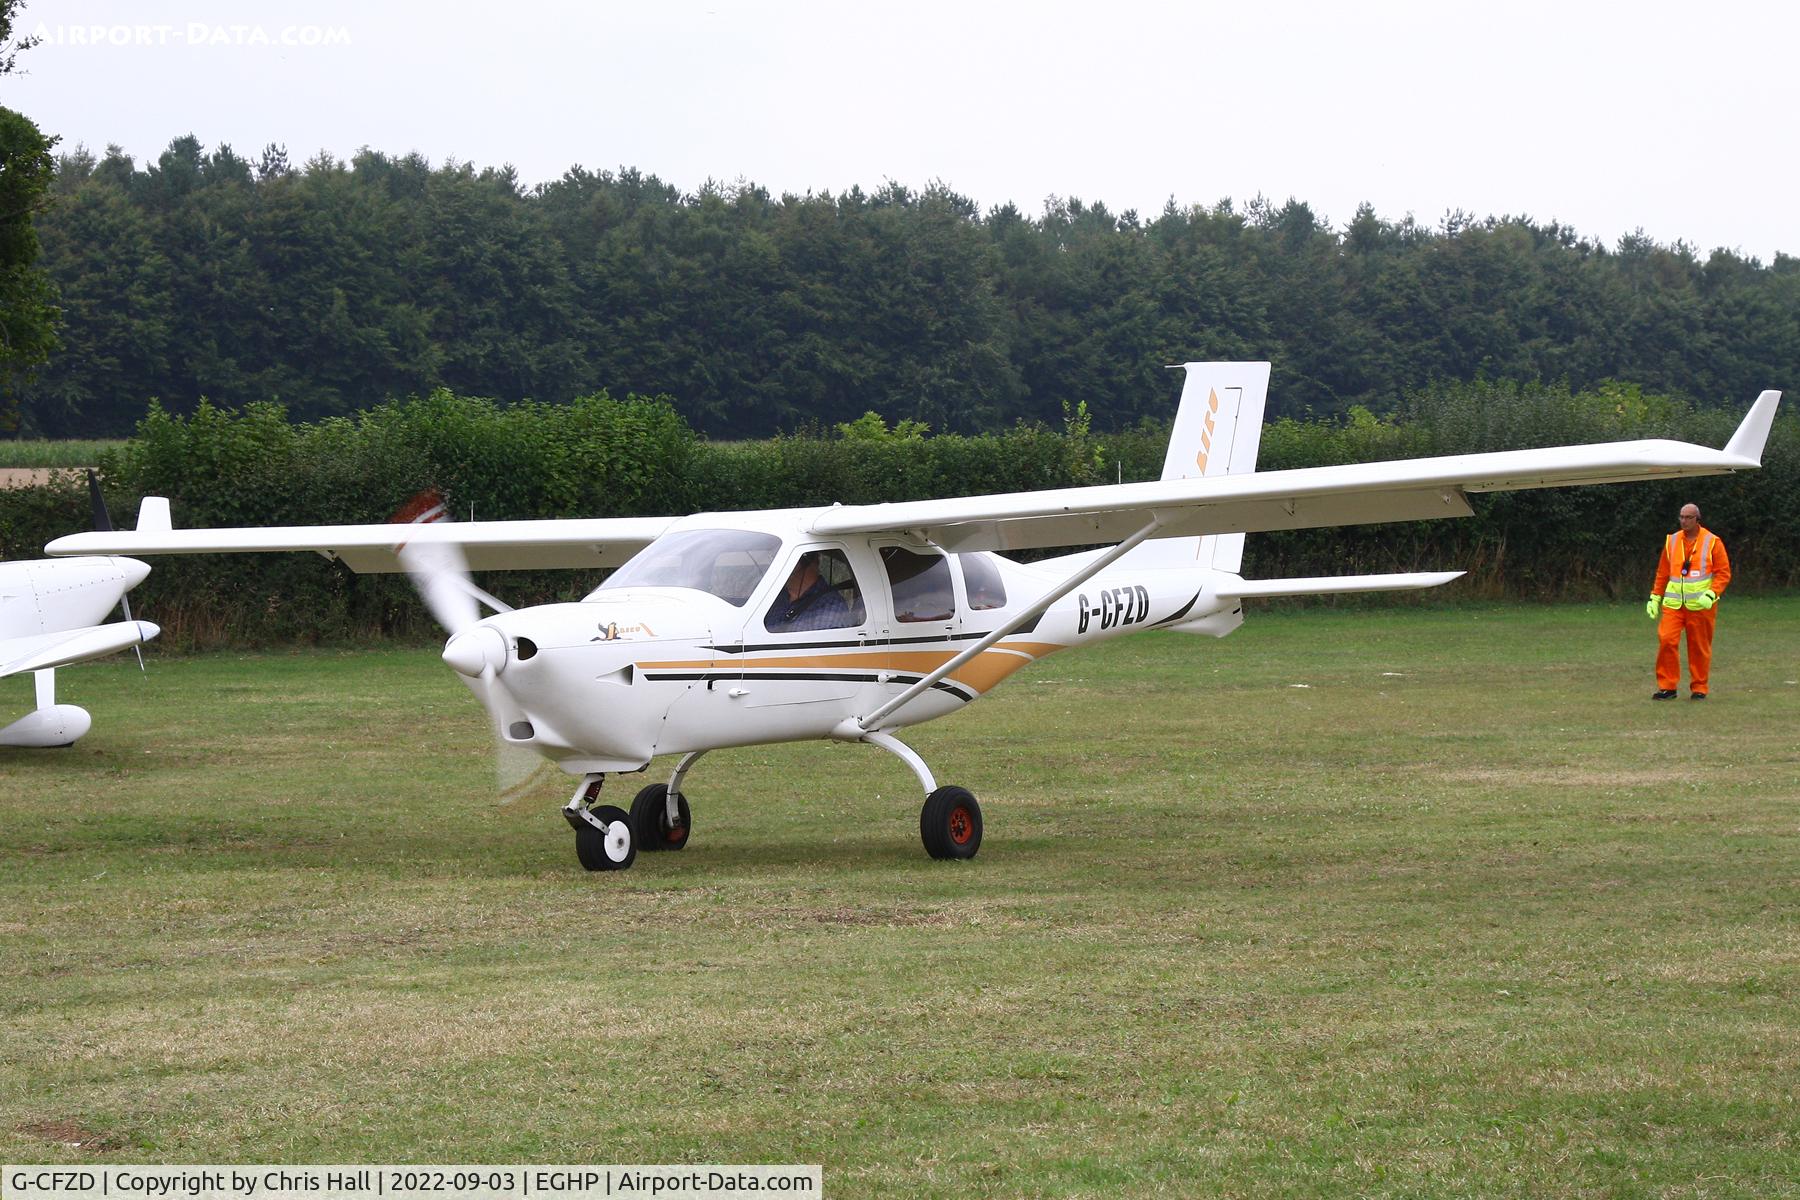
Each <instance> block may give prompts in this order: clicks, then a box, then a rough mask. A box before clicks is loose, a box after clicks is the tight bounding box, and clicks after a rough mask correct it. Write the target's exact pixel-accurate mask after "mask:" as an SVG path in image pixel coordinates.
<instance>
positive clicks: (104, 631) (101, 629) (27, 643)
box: [0, 621, 162, 677]
mask: <svg viewBox="0 0 1800 1200" xmlns="http://www.w3.org/2000/svg"><path fill="white" fill-rule="evenodd" d="M161 632H162V630H161V629H159V628H158V627H157V626H155V625H153V624H151V623H150V622H149V621H114V622H113V623H112V624H110V625H90V626H88V627H87V628H85V629H67V630H63V631H62V632H60V633H41V634H38V635H36V636H35V637H22V638H8V639H6V640H5V641H3V642H0V677H4V676H7V675H17V674H19V673H20V672H23V671H42V670H44V669H45V668H47V667H66V666H68V665H69V664H70V663H78V662H86V661H87V660H88V659H90V658H99V657H101V656H102V655H107V654H112V653H113V652H114V651H118V650H124V649H126V648H127V647H130V646H137V645H142V644H143V643H144V642H147V641H149V640H150V639H151V638H153V637H155V636H156V635H157V634H159V633H161Z"/></svg>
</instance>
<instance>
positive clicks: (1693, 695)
mask: <svg viewBox="0 0 1800 1200" xmlns="http://www.w3.org/2000/svg"><path fill="white" fill-rule="evenodd" d="M1688 699H1689V700H1704V699H1706V693H1705V692H1689V693H1688Z"/></svg>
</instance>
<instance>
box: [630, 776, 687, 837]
mask: <svg viewBox="0 0 1800 1200" xmlns="http://www.w3.org/2000/svg"><path fill="white" fill-rule="evenodd" d="M675 813H676V816H675V824H673V825H670V824H669V785H668V784H666V783H653V784H651V785H650V786H649V787H647V788H645V789H644V790H643V791H641V792H639V793H638V794H637V798H636V799H635V800H633V801H632V802H631V832H632V835H633V836H634V838H635V839H636V841H637V844H638V848H639V849H641V850H646V851H649V850H679V849H681V848H682V847H683V846H685V845H687V840H688V831H689V830H691V829H692V828H693V827H694V822H693V818H692V817H691V816H690V815H689V814H688V802H687V797H686V796H683V795H680V794H677V795H676V797H675Z"/></svg>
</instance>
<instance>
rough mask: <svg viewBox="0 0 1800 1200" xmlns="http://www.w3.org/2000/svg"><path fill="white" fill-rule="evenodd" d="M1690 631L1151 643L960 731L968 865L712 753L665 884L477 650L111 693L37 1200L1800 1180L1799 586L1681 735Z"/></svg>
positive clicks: (1746, 616)
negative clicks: (618, 1166)
mask: <svg viewBox="0 0 1800 1200" xmlns="http://www.w3.org/2000/svg"><path fill="white" fill-rule="evenodd" d="M1652 641H1653V639H1652V636H1651V629H1650V623H1649V622H1648V621H1646V620H1645V619H1644V618H1643V617H1642V616H1641V615H1639V614H1636V613H1635V612H1634V611H1633V610H1632V609H1631V608H1630V607H1629V606H1619V607H1617V608H1605V609H1600V608H1593V609H1582V608H1554V609H1552V608H1544V609H1537V608H1518V607H1499V606H1495V607H1480V608H1470V609H1463V610H1438V611H1416V610H1408V611H1405V612H1397V611H1396V612H1380V611H1366V610H1365V611H1360V612H1332V611H1319V610H1314V611H1309V612H1284V613H1278V614H1270V613H1252V614H1251V616H1250V619H1249V623H1248V625H1247V626H1246V627H1245V628H1244V629H1243V630H1242V631H1240V632H1239V633H1238V634H1236V635H1234V636H1233V637H1231V638H1229V639H1226V640H1225V641H1223V642H1213V641H1211V640H1209V639H1195V638H1190V637H1184V636H1182V635H1175V634H1150V635H1143V636H1140V637H1136V638H1130V639H1126V640H1125V641H1123V642H1119V643H1115V644H1113V645H1110V646H1103V647H1098V648H1095V649H1093V650H1091V651H1082V652H1073V653H1070V654H1067V655H1064V656H1061V657H1055V658H1051V659H1049V660H1047V661H1045V662H1043V663H1041V664H1039V665H1038V666H1036V667H1034V668H1032V669H1031V670H1029V671H1027V672H1024V673H1021V674H1020V675H1019V676H1016V677H1015V678H1014V680H1013V681H1011V682H1010V683H1009V684H1008V685H1007V686H1006V687H1005V688H1003V689H1002V690H1001V691H1000V692H999V693H998V694H997V695H996V696H994V697H993V698H991V699H989V700H985V701H983V702H981V703H979V704H977V705H975V706H974V707H972V708H971V709H970V710H969V711H967V712H966V713H964V714H961V715H959V716H957V717H955V718H952V719H950V720H947V721H943V722H940V723H937V724H935V725H931V726H926V727H924V728H923V729H920V730H916V731H914V733H913V737H912V739H911V740H912V741H913V743H914V744H915V745H916V746H917V747H918V748H919V749H920V750H921V751H922V752H923V753H924V754H925V755H926V757H927V758H928V760H929V761H931V762H932V763H933V765H934V767H935V769H936V771H937V774H938V776H939V778H940V780H943V781H945V782H955V783H962V784H965V785H967V786H969V787H971V788H973V789H974V790H975V791H976V792H977V793H978V794H979V795H980V796H981V798H982V800H983V804H984V808H985V812H986V816H987V839H986V844H985V845H984V848H983V850H982V853H981V856H980V857H979V858H978V859H976V860H975V861H974V862H972V863H935V862H931V861H929V860H927V859H926V858H925V857H924V855H923V853H922V851H921V850H920V848H919V845H918V837H917V807H918V800H919V797H918V796H917V795H916V794H915V792H914V787H913V783H912V780H911V777H910V775H909V774H908V773H907V772H906V771H905V769H904V768H903V767H901V766H900V765H899V764H898V763H897V762H895V761H893V760H892V759H890V758H888V757H887V756H885V755H882V754H880V753H879V752H876V751H874V750H870V749H867V748H862V747H839V746H823V745H806V746H788V747H773V748H760V749H750V750H743V751H736V752H725V753H720V754H716V755H713V756H711V757H709V758H708V759H707V760H706V761H704V762H703V763H702V764H701V765H700V766H699V767H698V768H697V769H696V772H695V774H694V775H693V776H692V777H691V779H690V784H689V788H688V790H689V793H690V795H691V796H692V798H693V802H694V808H695V813H696V828H695V834H694V840H693V842H692V844H691V845H690V846H689V848H688V849H687V850H686V851H684V852H683V853H681V854H676V855H652V856H642V857H640V858H639V860H638V864H637V866H636V867H635V868H634V869H633V870H631V871H629V872H626V873H623V874H616V875H585V874H583V873H581V872H580V871H579V870H578V869H577V868H576V866H575V864H574V860H573V854H572V846H571V844H570V843H571V841H572V839H571V838H570V836H569V834H568V831H567V829H566V827H565V826H564V825H563V823H562V822H561V820H560V819H559V818H558V817H557V816H556V815H555V814H554V812H553V811H552V809H553V806H554V805H555V804H556V803H559V802H560V801H561V800H562V799H563V798H564V792H565V789H564V788H563V787H562V786H561V784H559V783H554V782H553V783H552V784H550V785H548V786H546V787H545V788H543V789H542V790H541V792H540V794H539V795H538V796H536V797H535V798H533V799H531V800H528V801H524V802H520V803H517V804H514V805H511V806H507V807H500V806H497V805H495V804H494V803H493V802H492V801H491V800H489V799H487V798H486V797H487V796H488V795H490V794H491V779H490V775H489V771H490V767H489V763H488V758H487V748H486V745H485V731H484V727H483V724H482V721H481V718H480V716H479V714H478V712H477V710H476V708H475V705H474V701H473V700H472V699H471V698H470V697H469V696H468V695H467V694H466V693H465V692H464V691H463V690H462V689H461V688H460V687H459V686H458V684H457V683H456V682H455V680H454V679H453V678H452V677H451V675H450V673H449V672H448V671H446V670H444V669H443V667H442V666H441V665H440V664H439V663H438V662H437V661H436V657H435V655H434V654H433V653H431V652H430V651H394V650H389V651H382V652H375V653H366V654H358V653H308V654H296V655H258V656H237V655H212V656H206V657H197V658H166V659H165V658H159V657H157V656H155V655H154V654H153V655H152V662H151V670H150V674H149V675H148V676H147V677H142V676H140V675H139V674H138V673H137V671H136V668H135V666H132V665H129V663H128V660H127V662H125V663H109V664H99V665H94V666H90V667H84V668H80V669H76V670H71V671H68V672H66V673H65V674H64V675H63V677H62V692H63V695H64V698H66V699H68V700H71V701H74V702H79V703H82V704H85V705H87V706H88V707H89V708H90V709H91V710H92V711H93V712H94V714H95V719H96V728H95V731H94V733H93V734H91V735H90V736H89V738H88V739H87V740H85V741H84V742H82V743H81V744H80V745H79V746H78V747H76V748H75V749H73V750H68V751H59V752H37V753H26V752H18V751H0V781H3V782H0V797H3V799H0V815H3V817H4V823H3V825H0V862H3V863H4V871H3V872H0V952H3V955H4V960H5V967H4V971H3V972H0V978H3V979H4V980H5V987H4V989H3V990H0V1027H3V1028H4V1030H5V1034H4V1049H3V1050H0V1159H3V1160H6V1161H15V1162H17V1161H38V1160H64V1159H66V1160H71V1161H78V1160H95V1159H101V1160H103V1159H106V1158H109V1157H110V1158H112V1159H115V1160H119V1161H139V1160H148V1161H193V1162H224V1161H263V1160H276V1161H281V1160H288V1161H313V1162H348V1161H358V1160H362V1161H434V1160H436V1161H521V1160H524V1161H555V1162H581V1161H610V1162H662V1161H715V1162H716V1161H724V1162H734V1161H778V1162H822V1163H824V1164H825V1168H826V1176H825V1177H826V1186H827V1189H828V1194H830V1195H833V1196H840V1197H849V1196H874V1195H904V1196H918V1195H956V1196H960V1195H992V1196H1021V1195H1022V1196H1099V1195H1109V1196H1110V1195H1171V1196H1173V1195H1199V1194H1221V1195H1232V1196H1341V1195H1349V1194H1357V1195H1392V1196H1440V1195H1484V1196H1490V1195H1498V1196H1547V1195H1556V1196H1563V1195H1594V1196H1601V1195H1605V1196H1637V1195H1645V1196H1774V1195H1795V1194H1800V1184H1797V1183H1796V1178H1797V1177H1800V1145H1797V1144H1796V1129H1797V1126H1800V1123H1797V1122H1796V1118H1795V1113H1796V1111H1797V1110H1796V1107H1795V1089H1796V1080H1800V1009H1797V1006H1796V1005H1797V1001H1800V919H1797V914H1800V866H1797V864H1800V747H1797V745H1796V737H1795V731H1796V730H1797V729H1800V600H1796V599H1743V600H1736V599H1735V598H1734V599H1733V600H1732V601H1728V602H1727V606H1726V607H1725V609H1724V611H1723V613H1722V616H1721V625H1720V635H1719V642H1718V647H1717V658H1718V662H1717V665H1716V668H1715V679H1714V697H1713V699H1712V700H1710V701H1709V702H1708V703H1707V704H1705V705H1693V704H1689V703H1688V702H1687V701H1685V700H1683V701H1680V702H1677V703H1674V704H1652V703H1651V702H1650V701H1649V699H1648V693H1649V691H1650V690H1651V688H1652V686H1653V682H1652V680H1651V677H1650V673H1649V665H1650V656H1651V648H1652ZM9 682H16V681H9ZM1302 685H1304V686H1302ZM15 693H16V694H15ZM5 695H6V697H7V698H8V700H9V702H10V703H11V704H12V705H13V707H15V708H17V707H22V706H23V705H24V704H25V703H26V699H25V695H26V693H25V690H24V689H23V688H22V687H16V688H14V690H13V691H11V692H7V693H5ZM657 770H658V771H659V772H661V771H665V770H666V767H665V766H664V765H663V764H660V763H659V764H658V765H657ZM653 777H654V776H653ZM638 783H639V781H638V780H630V781H627V782H626V785H625V786H624V787H622V788H620V789H619V793H620V796H621V797H626V796H629V794H630V793H631V792H632V791H634V790H635V788H636V786H637V785H638ZM76 1141H79V1142H82V1143H83V1145H81V1146H80V1147H74V1146H70V1145H68V1144H67V1143H69V1142H76Z"/></svg>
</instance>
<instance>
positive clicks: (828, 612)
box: [763, 550, 855, 633]
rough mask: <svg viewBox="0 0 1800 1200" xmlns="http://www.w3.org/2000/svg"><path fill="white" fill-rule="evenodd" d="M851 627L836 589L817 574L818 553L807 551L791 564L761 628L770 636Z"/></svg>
mask: <svg viewBox="0 0 1800 1200" xmlns="http://www.w3.org/2000/svg"><path fill="white" fill-rule="evenodd" d="M852 624H855V621H854V620H853V619H852V614H851V612H850V606H849V604H847V603H846V602H845V600H844V595H843V593H842V592H841V591H839V590H838V589H837V588H836V587H833V586H832V585H831V584H829V583H827V582H825V579H824V578H823V577H822V576H821V575H820V574H819V552H818V551H816V550H813V551H809V552H807V553H805V554H802V555H801V556H800V559H799V561H797V562H796V563H795V564H794V570H793V572H792V574H790V575H789V576H788V580H787V585H786V586H785V587H783V588H782V589H781V591H780V592H778V593H776V596H775V603H774V604H773V605H771V606H770V608H769V615H768V617H767V619H765V620H764V622H763V625H764V627H765V628H767V629H768V630H769V632H771V633H788V632H792V631H795V630H805V629H842V628H844V627H845V626H846V625H852Z"/></svg>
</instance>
